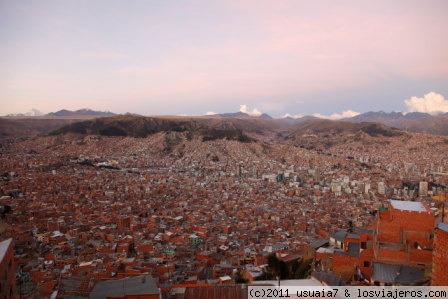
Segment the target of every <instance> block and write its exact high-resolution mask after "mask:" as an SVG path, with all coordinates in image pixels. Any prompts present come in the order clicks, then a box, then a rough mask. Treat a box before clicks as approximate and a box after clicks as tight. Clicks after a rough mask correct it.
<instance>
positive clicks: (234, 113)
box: [215, 111, 251, 118]
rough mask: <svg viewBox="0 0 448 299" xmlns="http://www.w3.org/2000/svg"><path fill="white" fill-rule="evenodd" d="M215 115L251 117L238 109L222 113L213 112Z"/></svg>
mask: <svg viewBox="0 0 448 299" xmlns="http://www.w3.org/2000/svg"><path fill="white" fill-rule="evenodd" d="M215 116H221V117H229V118H242V117H251V116H250V115H249V114H247V113H244V112H241V111H238V112H233V113H232V112H230V113H222V114H215Z"/></svg>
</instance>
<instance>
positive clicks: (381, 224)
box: [371, 200, 434, 285]
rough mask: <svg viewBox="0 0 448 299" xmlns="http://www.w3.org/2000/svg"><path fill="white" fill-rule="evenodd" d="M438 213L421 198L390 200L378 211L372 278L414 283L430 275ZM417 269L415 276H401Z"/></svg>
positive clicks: (395, 282)
mask: <svg viewBox="0 0 448 299" xmlns="http://www.w3.org/2000/svg"><path fill="white" fill-rule="evenodd" d="M433 234H434V214H433V212H432V211H431V209H429V207H427V206H426V205H424V204H422V203H421V202H413V201H399V200H390V201H389V204H388V206H387V208H386V209H381V210H380V211H379V213H378V221H377V224H376V231H375V233H374V246H373V251H374V260H373V262H374V263H373V267H372V279H371V280H372V281H373V282H374V283H375V284H401V285H412V284H415V283H418V282H420V281H421V280H423V279H424V277H425V278H426V277H428V276H429V273H430V270H431V266H432V246H433ZM398 266H400V267H401V266H405V267H401V268H400V269H399V270H400V271H401V273H404V271H408V272H409V273H415V276H414V277H411V278H408V279H403V278H402V277H397V275H396V273H397V267H398Z"/></svg>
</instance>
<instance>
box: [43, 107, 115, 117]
mask: <svg viewBox="0 0 448 299" xmlns="http://www.w3.org/2000/svg"><path fill="white" fill-rule="evenodd" d="M86 115H88V116H114V115H116V114H115V113H112V112H109V111H95V110H92V109H88V108H83V109H79V110H76V111H71V110H67V109H62V110H59V111H57V112H51V113H48V114H47V116H86Z"/></svg>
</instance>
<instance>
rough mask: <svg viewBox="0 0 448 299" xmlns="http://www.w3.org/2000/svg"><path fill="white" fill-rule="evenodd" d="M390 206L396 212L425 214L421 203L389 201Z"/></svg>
mask: <svg viewBox="0 0 448 299" xmlns="http://www.w3.org/2000/svg"><path fill="white" fill-rule="evenodd" d="M390 204H391V205H392V207H393V208H394V209H396V210H402V211H411V212H426V208H425V206H424V205H423V204H422V203H421V202H417V201H401V200H393V199H391V200H390Z"/></svg>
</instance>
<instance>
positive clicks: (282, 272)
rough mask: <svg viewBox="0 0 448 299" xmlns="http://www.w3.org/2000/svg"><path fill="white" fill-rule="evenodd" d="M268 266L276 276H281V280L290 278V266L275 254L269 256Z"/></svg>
mask: <svg viewBox="0 0 448 299" xmlns="http://www.w3.org/2000/svg"><path fill="white" fill-rule="evenodd" d="M268 265H269V268H270V269H271V270H272V271H273V272H274V274H275V275H276V276H279V277H280V279H287V278H288V276H289V273H288V266H287V265H286V263H285V262H284V261H281V260H279V259H278V258H277V256H276V255H275V253H273V254H271V255H269V256H268Z"/></svg>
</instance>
